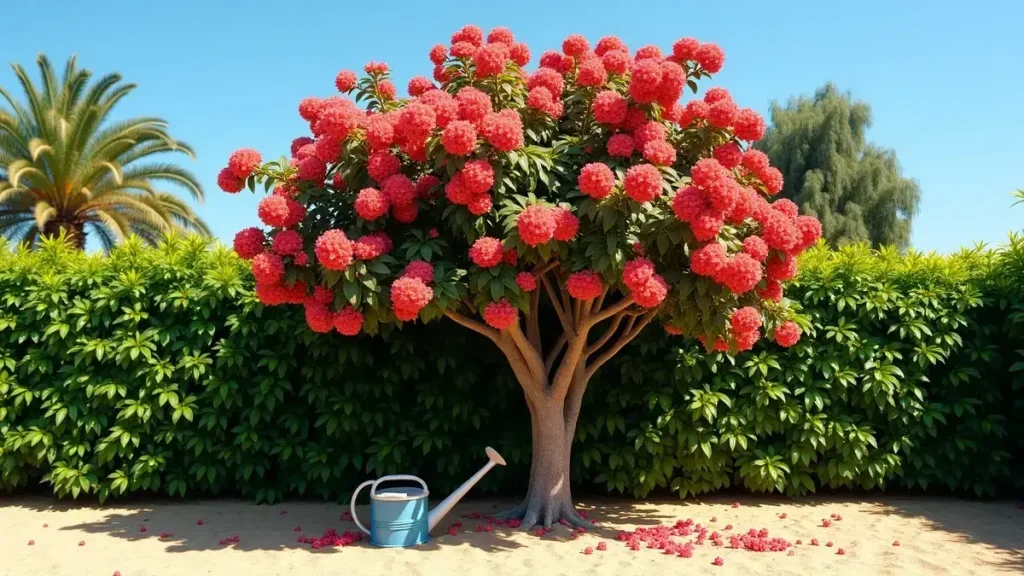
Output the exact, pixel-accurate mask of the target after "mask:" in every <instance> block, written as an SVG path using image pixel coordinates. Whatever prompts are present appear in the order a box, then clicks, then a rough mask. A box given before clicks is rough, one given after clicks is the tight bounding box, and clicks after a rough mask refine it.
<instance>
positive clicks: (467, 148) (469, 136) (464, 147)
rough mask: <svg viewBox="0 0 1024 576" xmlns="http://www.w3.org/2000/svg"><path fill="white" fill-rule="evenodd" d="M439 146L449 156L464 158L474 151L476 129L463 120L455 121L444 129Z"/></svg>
mask: <svg viewBox="0 0 1024 576" xmlns="http://www.w3.org/2000/svg"><path fill="white" fill-rule="evenodd" d="M441 144H442V145H443V146H444V149H445V150H446V151H447V152H448V153H449V154H454V155H456V156H466V155H468V154H472V153H473V151H474V150H476V128H474V127H473V124H472V123H470V122H467V121H465V120H456V121H454V122H452V123H450V124H448V126H447V127H446V128H445V129H444V134H443V136H442V137H441Z"/></svg>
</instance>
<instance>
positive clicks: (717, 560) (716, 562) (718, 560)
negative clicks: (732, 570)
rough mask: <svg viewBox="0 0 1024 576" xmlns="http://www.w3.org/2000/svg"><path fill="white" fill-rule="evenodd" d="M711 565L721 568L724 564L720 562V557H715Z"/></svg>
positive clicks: (723, 561) (722, 561)
mask: <svg viewBox="0 0 1024 576" xmlns="http://www.w3.org/2000/svg"><path fill="white" fill-rule="evenodd" d="M712 564H714V565H715V566H722V565H723V564H725V560H722V557H721V556H716V557H715V560H714V561H713V562H712Z"/></svg>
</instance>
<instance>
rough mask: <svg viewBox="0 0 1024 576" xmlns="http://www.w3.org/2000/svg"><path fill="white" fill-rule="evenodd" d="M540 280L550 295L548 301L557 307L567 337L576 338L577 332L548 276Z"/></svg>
mask: <svg viewBox="0 0 1024 576" xmlns="http://www.w3.org/2000/svg"><path fill="white" fill-rule="evenodd" d="M540 280H541V282H543V283H544V289H545V290H546V291H547V293H548V299H549V300H551V305H552V306H554V307H555V314H558V320H559V321H560V322H561V323H562V330H563V331H564V332H565V334H566V337H567V338H568V337H572V336H575V335H576V331H575V330H573V326H572V322H570V321H569V318H568V317H567V316H566V312H565V310H563V309H562V305H561V303H560V302H559V298H558V296H556V294H555V289H554V288H552V287H551V281H550V280H548V277H547V274H542V275H541V277H540Z"/></svg>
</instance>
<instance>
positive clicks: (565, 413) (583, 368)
mask: <svg viewBox="0 0 1024 576" xmlns="http://www.w3.org/2000/svg"><path fill="white" fill-rule="evenodd" d="M545 270H547V268H545ZM541 274H542V276H541V280H542V282H543V284H544V287H545V289H546V290H547V292H548V294H549V296H550V298H551V303H552V306H553V307H554V308H555V311H556V313H557V314H558V317H559V322H560V323H561V324H562V329H563V334H562V336H561V337H560V338H559V339H558V340H557V341H556V344H555V345H554V346H553V347H552V348H551V349H550V350H548V352H547V357H546V358H545V355H544V354H543V353H542V349H541V339H540V333H539V329H538V326H537V325H536V323H535V322H531V323H530V324H528V326H527V330H526V332H527V333H528V334H530V336H529V337H528V336H527V335H526V334H524V333H523V331H522V329H521V328H520V326H519V324H518V323H514V324H512V325H511V326H509V327H507V328H505V329H503V330H501V331H499V330H496V329H493V328H491V327H488V326H486V325H484V324H481V323H480V322H478V321H476V320H473V319H471V318H467V317H466V316H463V315H462V314H459V313H458V312H456V311H454V310H451V309H449V310H446V311H445V315H446V316H448V317H449V318H451V319H452V320H453V321H455V322H456V323H458V324H460V325H462V326H464V327H466V328H469V329H470V330H473V331H475V332H478V333H480V334H482V335H484V336H486V337H487V338H489V339H490V340H491V341H492V342H494V343H495V344H496V345H497V346H498V348H500V349H501V351H502V352H503V353H504V354H505V356H506V357H507V358H508V361H509V366H510V367H511V368H512V371H513V372H514V373H515V375H516V379H517V380H518V381H519V384H520V385H521V386H522V388H523V392H524V395H525V397H526V404H527V406H528V407H529V409H530V429H531V432H532V436H533V453H532V455H531V461H530V486H529V489H528V490H527V493H526V499H525V500H524V501H523V502H522V504H520V505H519V506H517V507H516V508H514V509H512V510H509V511H508V512H505V513H504V514H501V516H502V517H505V518H516V519H522V521H523V522H522V526H523V527H524V528H526V529H530V528H533V527H534V526H536V525H538V524H539V525H542V526H544V527H545V528H550V527H551V525H552V524H555V523H557V522H558V521H560V520H566V521H568V522H569V523H571V524H573V525H576V526H585V527H592V526H593V525H592V524H590V523H589V522H587V521H586V520H585V519H584V518H582V517H581V516H580V515H579V514H578V513H577V512H576V507H575V506H574V505H573V503H572V492H571V490H570V487H569V472H570V471H569V463H570V456H571V454H572V441H573V438H574V436H575V435H576V422H577V420H578V418H579V414H580V405H581V404H582V401H583V394H584V392H586V389H587V382H589V380H590V378H591V376H593V375H594V372H595V371H597V369H598V368H600V367H601V366H602V365H603V364H604V363H605V362H607V361H608V360H609V359H610V358H611V357H612V356H614V355H615V354H616V353H618V351H619V350H621V349H622V347H623V346H625V345H626V344H628V343H629V342H630V341H631V340H632V339H633V338H635V337H636V336H637V334H639V333H640V331H641V330H643V328H644V326H646V325H647V323H648V322H650V321H651V319H653V318H654V315H655V314H656V313H657V311H656V310H651V311H647V312H645V313H642V318H641V317H640V316H641V314H637V313H630V312H627V311H626V309H627V308H628V307H629V306H630V305H631V304H632V303H633V300H632V298H628V297H627V298H623V299H622V300H619V301H618V302H617V303H615V304H612V305H611V306H608V307H607V308H601V304H602V303H603V301H604V295H603V294H602V295H601V297H599V298H597V300H596V301H588V302H577V303H576V304H574V305H573V304H570V300H569V295H568V294H567V293H564V290H562V291H561V292H562V293H561V297H559V292H556V291H555V289H554V288H552V285H551V282H550V281H549V280H548V279H546V278H545V277H544V276H543V271H542V272H541ZM537 302H538V299H537V298H533V299H532V304H531V310H532V312H531V316H532V317H533V318H536V316H535V315H536V314H537V313H538V309H537V305H538V304H537ZM626 316H628V317H629V318H628V320H626V321H625V323H624V328H623V330H621V331H620V330H619V327H620V324H623V319H624V318H625V317H626ZM606 320H610V322H609V324H608V326H607V327H606V329H605V331H604V334H602V335H600V336H598V337H597V339H596V340H594V342H593V343H590V342H589V341H588V339H589V333H590V329H591V328H593V326H594V325H595V324H599V323H601V322H603V321H606ZM616 335H618V338H617V339H615V340H612V338H613V337H615V336H616ZM610 342H611V343H610ZM606 345H607V348H605V346H606ZM563 347H564V348H563ZM563 350H564V353H563ZM558 358H561V362H560V363H559V364H558V367H557V369H556V370H554V371H553V372H554V373H553V374H552V368H553V367H554V361H555V360H556V359H558Z"/></svg>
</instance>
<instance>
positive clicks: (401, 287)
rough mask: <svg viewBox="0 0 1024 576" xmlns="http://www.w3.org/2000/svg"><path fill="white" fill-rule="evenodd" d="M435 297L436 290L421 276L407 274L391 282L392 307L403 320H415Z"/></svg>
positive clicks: (396, 316) (397, 316)
mask: <svg viewBox="0 0 1024 576" xmlns="http://www.w3.org/2000/svg"><path fill="white" fill-rule="evenodd" d="M433 298H434V291H433V290H431V289H430V288H429V287H428V286H427V285H426V284H425V283H424V282H423V280H420V279H419V278H413V277H410V276H405V277H403V278H399V279H398V280H395V281H394V282H393V283H392V284H391V309H392V310H393V311H394V313H395V318H397V319H399V320H401V321H403V322H407V321H410V320H415V319H416V317H417V316H418V315H419V313H420V310H422V309H423V308H424V307H425V306H426V305H427V304H429V303H430V301H431V300H432V299H433Z"/></svg>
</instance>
